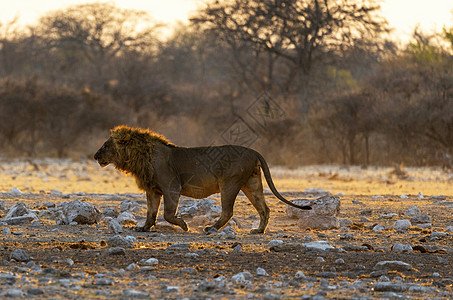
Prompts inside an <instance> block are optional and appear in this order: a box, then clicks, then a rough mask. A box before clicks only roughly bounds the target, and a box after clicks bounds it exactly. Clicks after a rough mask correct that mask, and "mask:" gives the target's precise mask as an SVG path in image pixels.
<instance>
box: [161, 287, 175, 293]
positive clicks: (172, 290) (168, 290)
mask: <svg viewBox="0 0 453 300" xmlns="http://www.w3.org/2000/svg"><path fill="white" fill-rule="evenodd" d="M164 291H165V292H166V293H173V292H177V291H179V286H167V287H166V288H165V290H164Z"/></svg>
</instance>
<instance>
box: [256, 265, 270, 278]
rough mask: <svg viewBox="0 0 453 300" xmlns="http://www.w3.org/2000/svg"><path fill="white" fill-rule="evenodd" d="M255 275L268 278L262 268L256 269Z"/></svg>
mask: <svg viewBox="0 0 453 300" xmlns="http://www.w3.org/2000/svg"><path fill="white" fill-rule="evenodd" d="M256 275H258V276H269V274H267V272H266V270H264V269H263V268H259V267H258V268H257V269H256Z"/></svg>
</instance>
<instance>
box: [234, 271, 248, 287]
mask: <svg viewBox="0 0 453 300" xmlns="http://www.w3.org/2000/svg"><path fill="white" fill-rule="evenodd" d="M231 281H232V282H233V283H235V284H239V285H249V284H250V283H251V282H250V280H246V279H245V276H244V274H243V272H241V273H237V274H235V275H233V276H231Z"/></svg>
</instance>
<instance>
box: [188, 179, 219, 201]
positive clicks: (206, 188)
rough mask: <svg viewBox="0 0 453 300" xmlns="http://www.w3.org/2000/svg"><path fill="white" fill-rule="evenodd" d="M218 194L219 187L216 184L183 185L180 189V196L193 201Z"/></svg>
mask: <svg viewBox="0 0 453 300" xmlns="http://www.w3.org/2000/svg"><path fill="white" fill-rule="evenodd" d="M218 192H219V186H218V184H217V183H215V184H207V185H206V184H205V185H195V184H185V185H184V186H183V187H182V189H181V195H183V196H187V197H192V198H195V199H202V198H206V197H208V196H210V195H212V194H215V193H218Z"/></svg>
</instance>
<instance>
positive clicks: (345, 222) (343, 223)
mask: <svg viewBox="0 0 453 300" xmlns="http://www.w3.org/2000/svg"><path fill="white" fill-rule="evenodd" d="M339 224H340V227H341V228H346V227H349V226H351V225H352V224H353V222H352V221H351V220H349V219H339Z"/></svg>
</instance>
